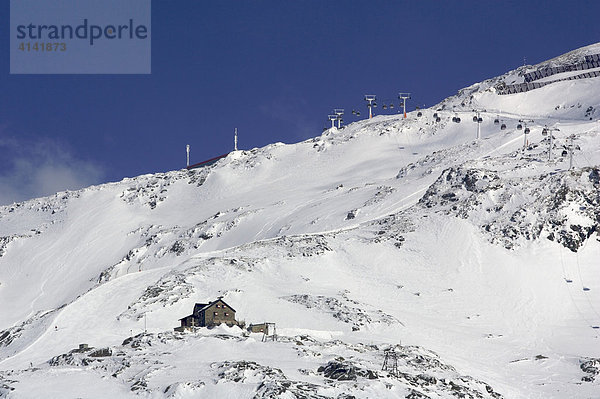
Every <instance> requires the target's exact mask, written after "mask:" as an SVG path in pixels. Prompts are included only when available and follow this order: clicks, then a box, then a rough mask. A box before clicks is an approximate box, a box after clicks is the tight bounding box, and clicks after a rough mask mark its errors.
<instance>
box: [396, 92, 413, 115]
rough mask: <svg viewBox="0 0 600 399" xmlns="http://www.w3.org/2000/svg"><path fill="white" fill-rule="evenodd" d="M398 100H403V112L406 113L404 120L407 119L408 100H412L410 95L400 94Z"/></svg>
mask: <svg viewBox="0 0 600 399" xmlns="http://www.w3.org/2000/svg"><path fill="white" fill-rule="evenodd" d="M398 98H399V99H400V100H402V111H403V113H404V118H405V119H406V100H407V99H410V93H399V94H398Z"/></svg>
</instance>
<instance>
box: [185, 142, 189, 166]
mask: <svg viewBox="0 0 600 399" xmlns="http://www.w3.org/2000/svg"><path fill="white" fill-rule="evenodd" d="M185 152H186V153H187V164H186V165H185V166H190V145H189V144H187V145H186V146H185Z"/></svg>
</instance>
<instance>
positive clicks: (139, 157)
mask: <svg viewBox="0 0 600 399" xmlns="http://www.w3.org/2000/svg"><path fill="white" fill-rule="evenodd" d="M0 4H1V5H0V16H1V17H2V25H0V26H2V27H4V29H3V33H4V35H3V36H4V37H5V38H4V39H3V40H1V41H0V52H1V53H2V54H4V57H2V62H0V68H1V70H0V204H5V203H10V202H13V201H20V200H24V199H27V198H31V197H35V196H40V195H48V194H52V193H54V192H55V191H58V190H63V189H67V188H69V189H75V188H79V187H83V186H86V185H90V184H97V183H102V182H107V181H117V180H120V179H122V178H124V177H131V176H136V175H139V174H145V173H154V172H162V171H168V170H174V169H179V168H181V167H183V166H185V145H186V144H190V145H191V147H192V152H191V158H192V162H199V161H202V160H205V159H208V158H212V157H214V156H217V155H221V154H224V153H226V152H228V151H230V150H231V149H232V146H233V138H232V136H233V129H234V127H237V128H238V129H239V135H240V144H239V146H240V148H243V149H250V148H253V147H261V146H264V145H266V144H269V143H272V142H277V141H281V142H285V143H293V142H298V141H301V140H304V139H307V138H310V137H314V136H317V135H319V134H320V133H321V131H322V129H323V127H324V126H327V125H328V124H329V122H328V121H327V119H326V118H327V114H328V113H330V112H331V111H332V109H333V108H338V107H339V108H345V109H346V110H347V113H349V112H348V111H350V110H352V109H353V108H360V110H361V111H363V112H362V116H363V117H364V115H365V114H366V112H364V111H366V107H365V106H364V101H363V96H364V94H376V95H377V96H378V98H379V99H380V101H382V100H385V99H395V98H396V96H397V94H398V92H401V91H407V92H411V93H412V100H411V101H410V102H409V109H410V110H412V109H414V106H415V105H426V106H431V105H433V104H435V103H437V102H439V101H441V100H442V99H443V98H445V97H447V96H449V95H452V94H455V93H456V91H457V90H458V89H460V88H463V87H465V86H468V85H470V84H472V83H474V82H477V81H481V80H483V79H486V78H490V77H493V76H496V75H499V74H502V73H504V72H506V71H508V70H510V69H514V68H516V67H518V66H519V65H522V64H523V58H524V57H526V60H527V63H529V64H535V63H538V62H541V61H543V60H546V59H549V58H552V57H554V56H557V55H560V54H562V53H565V52H567V51H570V50H573V49H575V48H578V47H581V46H585V45H588V44H592V43H595V42H598V41H600V25H599V24H598V21H597V18H598V15H600V1H597V0H591V1H560V2H559V1H481V0H480V1H410V2H406V1H378V0H373V1H358V0H350V1H335V2H334V1H323V0H297V1H281V0H277V1H275V0H274V1H211V2H208V1H192V0H186V1H184V0H172V1H167V0H153V1H152V31H151V37H152V73H151V74H150V75H10V74H9V51H10V48H9V41H8V32H7V30H8V27H9V22H10V21H9V2H8V1H3V2H1V3H0ZM378 110H380V111H381V108H378ZM353 120H355V119H353V118H352V116H351V115H348V117H347V118H346V121H347V122H352V121H353Z"/></svg>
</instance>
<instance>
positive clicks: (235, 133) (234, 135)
mask: <svg viewBox="0 0 600 399" xmlns="http://www.w3.org/2000/svg"><path fill="white" fill-rule="evenodd" d="M237 150H238V149H237V127H236V128H235V132H234V134H233V151H237Z"/></svg>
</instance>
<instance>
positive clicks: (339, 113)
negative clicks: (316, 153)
mask: <svg viewBox="0 0 600 399" xmlns="http://www.w3.org/2000/svg"><path fill="white" fill-rule="evenodd" d="M333 113H334V114H336V115H337V122H338V129H340V128H341V127H342V122H343V121H344V120H343V119H342V116H344V110H343V109H342V108H336V109H334V110H333Z"/></svg>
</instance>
